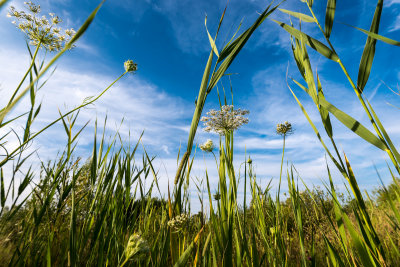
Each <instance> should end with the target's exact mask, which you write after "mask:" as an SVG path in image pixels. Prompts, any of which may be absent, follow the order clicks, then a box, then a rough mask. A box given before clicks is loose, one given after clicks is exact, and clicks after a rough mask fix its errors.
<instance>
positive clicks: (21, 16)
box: [7, 1, 75, 51]
mask: <svg viewBox="0 0 400 267" xmlns="http://www.w3.org/2000/svg"><path fill="white" fill-rule="evenodd" d="M24 4H25V5H26V9H27V12H25V11H17V10H16V9H15V7H13V6H11V7H10V10H9V12H8V14H7V17H13V18H15V19H16V20H15V21H13V22H12V23H13V24H15V25H16V26H17V28H19V29H20V30H21V31H22V32H24V33H25V34H26V36H27V38H28V40H29V41H30V42H29V43H30V44H31V45H34V46H38V45H40V47H41V48H42V47H43V48H45V49H46V50H48V51H60V50H61V49H63V48H64V47H65V45H66V44H67V43H68V42H69V40H71V38H72V37H73V36H74V35H75V31H74V30H73V29H67V30H64V31H63V30H62V29H61V28H60V27H58V24H59V23H61V22H62V20H61V19H60V18H59V17H58V16H56V15H55V14H54V13H49V15H50V19H48V18H47V17H46V16H40V12H41V9H40V5H35V4H34V3H32V2H30V1H29V2H24Z"/></svg>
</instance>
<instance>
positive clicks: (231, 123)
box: [201, 105, 250, 135]
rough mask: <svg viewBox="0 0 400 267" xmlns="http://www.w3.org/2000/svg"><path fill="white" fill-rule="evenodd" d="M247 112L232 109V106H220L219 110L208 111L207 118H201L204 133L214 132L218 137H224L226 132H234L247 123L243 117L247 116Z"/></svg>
mask: <svg viewBox="0 0 400 267" xmlns="http://www.w3.org/2000/svg"><path fill="white" fill-rule="evenodd" d="M249 113H250V112H249V111H248V110H241V109H240V108H239V109H233V106H232V105H226V106H222V107H221V110H214V109H212V110H210V111H209V112H207V115H208V117H207V116H204V117H202V118H201V121H203V122H204V126H206V128H205V129H204V130H205V131H206V132H211V131H213V132H216V133H218V134H220V135H225V132H227V131H232V132H233V131H235V130H236V129H238V128H239V127H240V126H242V125H243V124H247V123H248V122H249V119H248V118H245V117H244V116H245V115H247V114H249Z"/></svg>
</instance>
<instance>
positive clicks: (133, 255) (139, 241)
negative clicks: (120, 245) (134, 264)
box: [125, 233, 150, 261]
mask: <svg viewBox="0 0 400 267" xmlns="http://www.w3.org/2000/svg"><path fill="white" fill-rule="evenodd" d="M149 251H150V248H149V245H148V243H147V241H146V240H145V239H143V238H142V237H141V236H140V235H139V234H136V233H134V234H132V235H131V236H130V237H129V241H128V244H127V245H126V249H125V256H126V258H127V259H132V260H134V261H137V260H140V259H141V258H143V257H144V256H145V255H146V254H147V253H148V252H149Z"/></svg>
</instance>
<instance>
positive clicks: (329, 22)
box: [325, 0, 336, 39]
mask: <svg viewBox="0 0 400 267" xmlns="http://www.w3.org/2000/svg"><path fill="white" fill-rule="evenodd" d="M335 11H336V0H328V3H327V5H326V12H325V36H326V38H328V39H329V37H330V36H331V32H332V26H333V19H334V18H335Z"/></svg>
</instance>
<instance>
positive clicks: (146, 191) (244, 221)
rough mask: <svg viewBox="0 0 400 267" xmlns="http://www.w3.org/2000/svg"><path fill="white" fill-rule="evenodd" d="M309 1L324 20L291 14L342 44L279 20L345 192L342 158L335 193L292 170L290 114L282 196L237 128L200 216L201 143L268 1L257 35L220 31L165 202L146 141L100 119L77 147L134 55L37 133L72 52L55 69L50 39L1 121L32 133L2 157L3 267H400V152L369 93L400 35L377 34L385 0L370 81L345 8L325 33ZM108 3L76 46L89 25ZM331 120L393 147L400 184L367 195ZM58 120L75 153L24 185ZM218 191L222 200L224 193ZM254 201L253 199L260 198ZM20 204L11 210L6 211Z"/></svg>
mask: <svg viewBox="0 0 400 267" xmlns="http://www.w3.org/2000/svg"><path fill="white" fill-rule="evenodd" d="M2 4H3V2H0V5H2ZM305 4H306V5H307V7H308V8H309V11H310V14H311V15H306V14H300V13H296V12H292V11H289V10H283V9H282V10H281V11H282V12H284V13H286V14H289V15H291V16H293V17H296V18H299V19H300V20H301V21H303V22H309V23H314V24H315V25H317V27H318V28H319V29H320V30H321V32H322V33H323V35H324V37H325V41H326V42H327V43H328V46H329V47H328V46H326V45H325V44H323V43H322V42H321V41H318V40H316V39H313V38H312V37H310V36H308V35H306V34H305V33H303V32H301V31H299V30H297V29H295V28H294V27H293V25H292V26H289V25H287V24H284V23H282V22H278V21H276V22H277V23H278V24H279V25H280V26H282V27H283V28H284V29H285V30H287V31H288V32H289V33H290V34H291V35H292V39H291V41H292V47H293V54H294V59H295V62H296V64H297V66H298V67H299V71H300V73H301V75H302V77H303V78H304V80H305V84H306V85H303V84H302V83H301V82H298V81H295V80H293V82H294V83H295V84H297V85H298V86H299V87H300V88H302V89H303V90H304V91H306V92H307V93H308V95H310V97H311V99H312V100H313V101H314V103H315V104H316V107H317V110H318V111H319V113H320V115H321V120H322V123H323V126H324V130H325V132H326V133H327V136H328V138H329V141H330V142H331V144H332V147H333V150H334V151H333V152H331V150H330V149H329V148H328V146H327V145H326V143H325V142H324V140H323V139H322V136H321V135H320V133H319V131H318V129H317V128H316V126H315V124H314V122H313V121H312V120H311V119H310V117H309V116H308V114H307V112H306V110H305V108H304V107H303V105H302V103H301V101H300V100H299V99H298V98H297V97H296V94H295V93H294V90H292V89H291V88H290V87H289V88H290V90H291V92H292V93H293V96H294V97H295V99H296V100H297V102H298V104H299V106H300V108H301V110H302V112H303V113H304V115H305V116H306V118H307V119H308V121H309V122H310V125H311V126H312V128H313V129H314V131H315V133H316V135H317V138H318V139H319V140H320V142H321V144H322V146H323V147H324V148H325V150H326V153H327V154H328V156H329V158H330V160H332V161H333V163H334V165H335V166H336V167H337V168H338V169H339V171H340V173H341V174H342V175H343V177H344V178H345V179H346V181H347V184H346V189H347V192H344V193H345V194H343V192H342V193H340V192H337V189H336V188H335V186H334V184H333V179H332V177H331V173H330V169H329V167H328V164H327V172H326V175H327V179H326V180H325V184H324V189H321V188H317V187H312V188H310V187H308V186H307V185H306V184H305V183H304V182H303V180H302V179H301V177H300V175H299V174H298V173H297V171H296V169H295V167H294V166H293V165H289V164H288V167H287V168H284V166H285V144H286V143H285V142H286V137H287V135H288V134H289V133H290V130H291V129H292V128H291V127H292V126H291V124H290V123H287V122H285V123H284V124H280V125H278V128H277V132H278V133H280V134H281V135H282V137H283V138H282V158H281V169H280V177H279V178H280V179H279V185H278V190H277V191H276V193H273V191H272V188H271V186H270V184H271V183H269V184H268V186H267V187H266V188H262V187H261V185H260V184H259V183H258V182H257V177H256V173H255V170H254V166H253V161H252V160H251V159H250V158H249V157H247V156H246V157H245V158H244V159H243V161H242V163H241V166H244V173H242V174H241V173H240V169H237V168H236V167H235V164H234V159H235V158H236V156H235V153H234V152H235V151H234V140H235V131H234V130H235V129H232V128H229V129H228V128H226V129H225V130H224V131H222V132H221V135H220V139H219V143H218V146H217V148H216V150H217V151H216V153H214V151H213V152H212V153H213V155H214V157H215V158H214V159H215V162H216V169H217V173H216V174H213V175H212V176H216V177H218V183H217V188H216V189H215V188H211V186H210V184H211V183H210V179H209V173H208V170H207V169H206V170H205V171H204V177H203V179H202V180H199V182H198V183H199V184H198V185H197V186H198V190H199V195H201V194H202V193H203V192H202V189H201V186H202V185H204V186H205V187H206V198H205V199H203V198H202V197H199V201H200V202H201V206H202V207H204V206H207V207H208V209H209V210H208V212H206V211H205V210H204V209H203V208H202V209H201V211H200V212H199V213H198V214H190V197H189V185H190V182H191V178H192V175H191V170H192V166H193V162H194V159H195V155H192V150H193V149H194V140H195V135H196V132H197V128H198V125H199V122H200V119H201V117H202V113H203V108H204V105H205V103H206V100H207V96H208V95H209V93H210V92H211V91H212V90H213V88H214V87H215V86H216V85H217V83H218V82H219V81H220V80H221V78H222V77H223V76H224V75H225V73H226V71H227V69H228V68H229V66H230V65H231V64H232V62H233V61H234V59H235V58H236V56H237V55H238V53H239V52H240V50H241V49H243V47H244V46H245V44H246V42H247V41H248V40H249V38H250V37H251V35H252V34H253V32H254V31H255V30H256V29H257V28H258V27H259V26H260V25H261V24H262V23H263V22H264V20H265V19H266V18H267V17H268V16H269V15H270V14H271V13H272V12H274V11H275V10H276V9H277V8H278V6H279V4H278V5H276V6H272V4H270V5H269V6H267V7H266V9H265V10H264V11H263V12H262V13H261V14H260V16H259V17H258V18H257V20H256V21H255V22H254V23H253V24H252V25H251V26H250V27H249V28H248V29H247V30H245V31H244V32H243V33H242V34H241V35H239V36H238V37H236V35H235V36H233V37H232V39H231V41H230V42H228V43H227V44H226V45H225V46H224V48H222V49H221V50H218V48H217V46H216V43H217V37H218V32H219V30H220V27H221V25H222V22H223V18H224V16H225V11H224V12H223V14H222V16H221V19H220V23H219V26H218V29H217V33H216V35H215V37H214V38H212V37H211V35H210V33H209V32H208V31H207V34H208V36H209V40H210V46H211V48H210V54H209V58H208V60H207V62H206V66H205V71H204V74H203V78H202V81H201V85H200V90H199V94H198V98H197V102H196V107H195V110H194V114H193V119H192V123H191V128H190V133H189V136H188V143H187V146H186V147H185V148H184V149H183V151H182V152H183V155H182V157H179V155H178V158H177V162H179V164H177V172H176V176H175V180H174V184H173V187H172V188H171V190H170V188H168V195H167V197H166V198H165V199H163V198H156V197H155V196H156V195H160V196H161V189H160V188H159V185H158V180H159V179H160V178H161V177H160V176H159V174H158V172H157V171H156V170H155V168H154V166H153V161H154V157H151V156H149V155H148V154H147V152H146V149H145V147H144V146H142V144H141V137H140V138H139V140H138V141H137V142H136V143H134V144H130V143H127V142H123V141H122V140H121V138H120V136H119V134H118V132H117V133H115V135H113V136H112V137H111V138H110V139H107V138H106V134H105V129H106V121H104V127H103V130H102V133H98V132H97V131H98V127H97V122H96V125H95V132H94V136H93V148H92V154H91V157H90V158H89V159H88V160H87V161H86V162H82V159H80V158H79V155H75V147H76V146H77V140H78V136H79V135H80V134H81V132H82V130H83V128H80V129H76V126H75V122H76V120H77V117H78V112H77V111H78V110H79V109H80V108H82V107H84V106H86V105H88V104H90V103H93V101H96V100H97V99H98V98H99V97H101V95H102V94H104V93H105V92H106V91H107V90H109V88H110V87H111V86H112V85H113V84H114V83H115V82H117V81H118V80H119V79H120V78H122V77H123V76H124V75H125V74H126V73H127V72H129V71H132V70H133V69H131V68H130V67H134V68H136V65H134V63H133V62H127V64H126V65H129V66H130V67H129V68H127V69H126V71H125V72H124V73H123V74H122V75H121V76H120V77H119V78H117V79H116V81H115V82H113V83H112V84H111V85H110V86H108V87H106V89H104V90H103V91H102V92H101V93H100V94H99V95H98V96H97V97H96V98H92V99H91V100H89V101H86V102H83V104H82V105H80V106H78V107H77V108H75V109H73V110H71V111H70V112H68V113H65V114H60V118H59V119H57V120H55V121H54V122H52V123H50V124H49V125H48V126H46V127H44V128H43V129H42V130H41V131H39V132H37V133H36V134H31V132H30V127H31V125H32V124H33V122H34V119H35V117H36V116H37V114H38V113H39V112H40V105H39V106H38V107H37V106H36V104H35V96H36V92H37V88H38V86H40V85H39V83H38V82H39V80H41V77H42V76H43V74H44V73H45V72H46V71H47V70H48V69H49V68H50V67H51V66H52V64H53V63H54V62H55V61H56V60H57V59H58V57H59V56H61V55H62V54H64V53H65V52H66V50H64V49H63V50H61V51H60V52H59V53H58V54H57V55H56V56H55V57H53V58H52V59H51V60H50V61H49V63H47V64H46V63H45V62H41V63H37V62H36V55H37V52H38V50H39V49H38V47H36V50H35V51H34V52H33V53H31V50H29V52H30V54H31V64H30V66H29V67H28V70H27V72H26V75H25V76H24V77H23V78H22V80H21V82H20V85H22V84H24V82H25V83H27V84H29V85H28V86H27V87H26V88H25V89H23V90H22V91H21V92H19V90H20V88H22V87H21V86H18V87H17V89H15V91H14V93H13V96H12V97H11V99H10V101H8V104H7V105H6V106H5V107H3V108H2V110H1V122H0V128H3V127H5V126H6V125H13V123H15V122H16V120H17V119H21V118H24V119H26V123H25V125H26V127H25V129H24V133H23V135H22V136H21V137H20V144H19V146H18V147H16V148H13V149H12V150H11V152H7V153H6V154H5V155H4V156H2V157H3V158H2V160H1V163H0V166H1V190H0V193H1V195H0V196H1V198H0V199H1V210H0V248H1V250H0V259H1V261H0V265H5V266H7V265H9V266H19V265H27V266H42V265H47V266H82V265H89V266H127V265H132V266H149V265H150V266H171V265H173V266H185V265H192V266H220V265H223V266H322V265H328V266H331V265H332V266H349V265H355V266H395V265H396V264H397V263H398V262H399V260H400V251H399V249H398V248H399V245H400V235H399V234H400V213H399V210H398V207H399V205H400V184H399V181H398V178H397V175H398V174H399V166H398V163H399V161H398V159H399V157H398V152H397V150H396V148H395V147H394V145H393V143H392V142H391V139H390V138H389V135H388V134H387V132H386V130H385V128H384V127H383V126H382V124H381V122H380V120H379V118H378V116H377V115H376V114H375V112H374V110H373V109H372V106H371V105H370V103H368V101H367V100H366V99H365V97H364V96H363V94H362V89H363V88H364V86H365V84H366V82H367V80H368V76H369V72H370V68H371V62H372V59H371V57H372V58H373V56H374V50H375V48H374V47H375V41H376V40H383V41H386V42H388V43H393V42H395V41H393V40H388V39H387V38H384V37H382V36H379V35H378V34H377V32H378V25H379V18H380V13H381V11H382V2H381V1H378V5H377V8H376V11H375V15H374V19H373V22H372V26H371V29H370V31H365V30H361V31H363V32H364V33H366V34H368V39H367V43H366V46H365V49H364V53H363V57H362V60H361V64H360V71H359V77H358V82H357V86H356V85H355V83H354V82H353V81H352V79H351V78H350V76H349V75H348V73H347V71H346V68H345V67H344V65H343V63H342V62H341V60H340V57H339V56H338V55H337V53H336V51H335V49H334V47H333V45H332V44H331V42H330V39H329V38H330V36H331V34H332V25H333V21H334V15H335V6H336V2H335V1H333V0H328V3H327V12H326V19H325V28H324V29H323V28H322V26H321V25H320V23H319V22H318V20H317V19H316V16H315V14H314V12H313V9H312V1H309V0H308V1H306V3H305ZM100 6H101V4H100ZM100 6H99V7H100ZM0 7H1V6H0ZM99 7H98V8H99ZM98 8H97V9H96V10H95V11H94V12H93V13H92V14H91V15H90V16H89V18H88V20H87V21H86V22H85V23H84V25H83V26H82V27H81V29H80V30H79V31H78V32H77V35H76V36H77V37H74V38H72V39H71V41H70V43H69V44H67V46H68V45H72V44H73V43H74V42H75V41H76V39H77V38H78V37H79V35H80V34H83V33H84V31H85V30H86V29H87V27H88V25H89V24H90V22H91V21H92V20H93V19H94V17H95V15H96V13H97V11H98ZM235 37H236V38H235ZM39 46H40V44H39ZM306 46H310V47H311V48H313V49H315V50H317V52H319V53H321V54H322V55H324V56H326V57H327V58H328V59H331V60H334V61H336V62H337V63H338V64H339V65H340V67H341V69H342V70H343V72H344V73H345V74H346V77H347V78H348V80H349V82H350V84H351V85H352V86H353V88H354V91H355V93H356V96H357V98H358V99H359V100H360V104H361V105H362V106H363V107H364V110H365V112H366V113H367V115H368V116H369V118H370V121H371V123H372V126H373V128H374V130H375V132H376V135H374V134H373V133H372V132H370V131H369V130H368V129H367V128H366V127H364V126H362V125H361V124H360V123H359V122H357V121H356V120H355V119H354V118H352V117H350V116H349V115H347V114H346V113H344V112H343V111H340V110H338V109H337V108H336V107H334V106H333V105H332V104H331V103H329V102H328V101H327V100H326V99H325V97H324V94H323V90H322V85H321V82H320V79H319V77H318V75H317V76H316V77H314V74H313V71H312V68H311V62H310V59H309V57H308V52H307V48H306ZM28 47H29V46H28ZM25 79H28V80H26V81H25ZM315 81H316V82H315ZM288 85H290V84H288ZM18 92H19V93H18ZM28 93H29V94H30V97H31V107H29V110H28V111H27V113H25V114H21V115H17V116H15V117H13V118H9V117H8V116H10V114H12V113H10V111H11V110H12V108H13V107H14V106H15V104H16V103H18V102H19V101H20V100H21V99H22V97H24V96H25V95H26V94H28ZM219 100H220V104H221V112H222V111H224V110H225V111H226V112H233V107H232V108H230V109H227V108H226V107H227V100H226V98H225V99H224V101H221V99H219ZM222 103H224V104H225V105H222ZM330 115H333V116H335V117H336V118H338V119H339V121H341V122H342V123H343V124H344V125H345V126H347V127H348V128H349V129H350V130H351V131H353V132H354V133H356V134H358V135H359V136H360V137H361V138H363V139H364V140H366V141H367V142H369V143H371V144H372V145H374V146H376V147H378V148H380V149H382V150H384V151H385V152H387V154H388V156H389V159H390V160H391V161H392V164H393V165H392V166H388V168H389V170H390V173H391V174H392V178H393V183H391V184H390V185H389V187H385V186H384V185H383V184H382V187H381V188H380V189H379V190H378V191H377V192H376V198H374V197H371V196H370V195H369V194H367V193H365V194H363V193H362V192H361V191H360V189H359V187H358V184H357V179H356V177H355V175H354V172H353V170H352V167H351V164H350V162H349V161H348V159H347V157H346V156H345V155H343V156H342V154H341V153H339V151H338V149H337V146H336V143H335V140H334V135H333V129H332V124H331V122H330ZM57 122H59V123H62V125H63V126H64V129H65V136H66V146H65V150H64V151H63V152H62V153H61V154H60V155H59V156H58V157H57V159H54V160H52V161H50V162H47V163H43V164H42V168H41V172H40V174H37V173H34V172H33V171H31V170H28V172H26V174H25V175H24V177H23V179H22V182H21V183H20V184H19V185H17V174H18V170H19V169H20V168H21V167H22V166H25V165H27V164H28V163H27V162H28V159H29V157H30V155H27V156H26V155H25V152H26V149H27V147H28V144H30V143H31V142H32V141H33V140H34V139H35V138H36V136H37V135H38V134H42V133H44V132H45V130H46V129H47V128H49V127H51V126H52V125H54V124H56V123H57ZM289 126H290V127H289ZM285 127H286V128H285ZM8 138H9V136H8V134H4V135H3V136H2V137H1V139H0V140H2V141H1V142H3V143H2V146H3V147H4V146H5V143H6V141H7V139H8ZM139 147H142V148H141V150H142V151H143V153H142V155H141V156H140V155H138V153H139V152H138V151H139ZM211 150H212V147H209V149H208V151H209V152H210V151H211ZM11 163H14V167H13V168H12V172H13V176H12V177H11V180H10V182H9V184H5V182H4V181H5V177H4V173H3V168H6V167H8V168H9V167H10V165H11ZM28 169H29V168H28ZM396 172H397V173H396ZM378 175H379V174H378ZM36 176H39V177H37V178H38V179H37V180H38V182H36V181H34V177H36ZM210 176H211V175H210ZM241 177H243V178H244V182H243V183H240V178H241ZM282 179H286V180H287V183H288V195H286V196H284V197H282V195H281V194H282V192H281V183H282ZM299 180H300V181H299ZM29 186H31V188H32V190H31V191H30V192H28V196H27V197H25V198H24V199H22V200H21V199H20V197H21V196H22V195H23V193H24V192H26V191H28V189H27V188H29ZM240 186H243V192H244V201H243V203H240V202H239V200H238V190H239V188H240ZM300 188H305V190H300ZM215 191H216V194H212V192H215ZM247 191H248V192H247ZM284 194H286V193H284ZM346 196H347V197H346ZM247 197H250V201H249V202H248V201H247ZM207 202H208V203H207ZM6 203H11V205H10V206H6Z"/></svg>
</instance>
